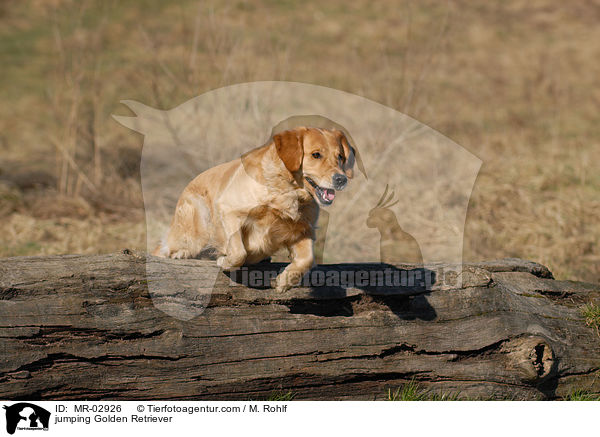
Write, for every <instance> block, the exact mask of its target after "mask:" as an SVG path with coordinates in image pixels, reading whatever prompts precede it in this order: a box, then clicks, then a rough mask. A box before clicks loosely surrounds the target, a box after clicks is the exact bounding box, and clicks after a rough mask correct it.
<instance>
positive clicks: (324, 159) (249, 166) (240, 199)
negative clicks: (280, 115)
mask: <svg viewBox="0 0 600 437" xmlns="http://www.w3.org/2000/svg"><path fill="white" fill-rule="evenodd" d="M353 165H354V150H353V149H352V147H351V146H350V144H349V142H348V140H347V138H346V137H345V135H344V134H343V133H342V132H341V131H340V130H337V129H319V128H308V127H297V128H294V129H290V130H287V131H284V132H281V133H279V134H277V135H274V136H273V138H272V141H270V142H269V143H268V144H266V145H264V146H262V147H258V148H256V149H254V150H252V151H250V152H248V153H246V154H244V155H243V156H242V157H241V158H240V159H236V160H234V161H231V162H227V163H225V164H221V165H218V166H216V167H213V168H211V169H209V170H207V171H205V172H204V173H201V174H200V175H198V176H197V177H196V178H195V179H194V180H192V181H191V182H190V183H189V185H188V186H187V187H186V188H185V190H184V191H183V193H182V194H181V196H180V198H179V201H178V202H177V206H176V208H175V214H174V216H173V220H172V222H171V226H170V228H169V230H168V233H167V236H166V239H165V240H164V241H163V242H162V243H161V245H160V246H159V247H157V249H156V250H155V251H154V254H155V255H158V256H163V257H171V258H192V257H195V256H197V255H199V254H200V253H201V252H203V251H205V250H213V251H216V252H217V255H218V258H217V264H218V265H219V266H220V267H221V268H223V269H224V270H232V269H235V268H237V267H240V266H242V265H243V264H253V263H257V262H259V261H261V260H263V259H265V258H267V257H269V256H271V255H272V254H273V253H275V252H276V251H277V250H279V249H280V248H287V249H288V250H289V252H290V257H291V263H290V264H289V265H288V266H287V267H286V269H285V270H284V271H283V272H282V273H281V274H280V275H279V276H278V277H277V279H276V287H277V290H278V291H285V290H287V289H289V288H290V287H292V286H293V285H294V284H296V283H297V282H298V281H299V280H300V279H301V278H302V276H303V275H304V273H306V272H307V271H308V270H309V269H310V268H311V267H312V265H313V263H314V256H313V241H314V238H315V225H316V222H317V218H318V215H319V203H321V204H328V203H331V202H332V201H333V198H334V197H335V191H334V188H336V189H343V188H344V186H345V185H346V182H347V179H348V178H351V177H352V172H353ZM311 181H312V182H311Z"/></svg>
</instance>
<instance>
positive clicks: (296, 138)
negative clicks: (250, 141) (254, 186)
mask: <svg viewBox="0 0 600 437" xmlns="http://www.w3.org/2000/svg"><path fill="white" fill-rule="evenodd" d="M273 142H274V143H275V148H276V149H277V154H278V155H279V158H280V159H281V160H282V161H283V163H284V165H285V167H286V168H287V170H288V171H290V173H292V175H293V176H294V177H295V178H296V179H297V180H298V179H301V180H302V183H303V186H304V189H306V190H307V191H308V192H309V193H310V194H311V195H312V196H313V197H314V198H315V199H316V200H317V201H318V202H319V204H321V205H331V203H333V200H334V199H335V192H336V190H337V191H339V190H343V189H344V188H345V187H346V185H347V184H348V179H352V176H353V175H354V173H353V172H354V161H355V151H354V149H353V148H352V146H351V145H350V143H349V142H348V139H347V138H346V136H345V135H344V133H343V132H342V131H340V130H338V129H319V128H312V127H310V128H307V127H298V128H295V129H291V130H286V131H284V132H281V133H279V134H277V135H274V136H273Z"/></svg>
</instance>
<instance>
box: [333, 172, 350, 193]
mask: <svg viewBox="0 0 600 437" xmlns="http://www.w3.org/2000/svg"><path fill="white" fill-rule="evenodd" d="M347 183H348V178H347V177H346V176H345V175H343V174H340V173H336V174H334V175H333V188H335V189H336V190H343V189H344V187H345V186H346V184H347Z"/></svg>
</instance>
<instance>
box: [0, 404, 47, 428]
mask: <svg viewBox="0 0 600 437" xmlns="http://www.w3.org/2000/svg"><path fill="white" fill-rule="evenodd" d="M4 409H5V410H6V432H8V433H9V434H14V433H15V430H16V429H17V428H18V429H19V430H47V429H48V424H49V423H50V412H49V411H47V410H44V409H43V408H42V407H38V406H37V405H34V404H30V403H28V402H19V403H18V404H14V405H11V406H9V407H6V406H5V407H4Z"/></svg>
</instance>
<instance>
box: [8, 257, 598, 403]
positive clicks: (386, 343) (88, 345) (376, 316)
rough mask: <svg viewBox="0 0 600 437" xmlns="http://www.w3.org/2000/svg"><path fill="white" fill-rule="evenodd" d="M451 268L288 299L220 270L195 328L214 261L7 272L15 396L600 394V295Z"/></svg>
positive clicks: (494, 270)
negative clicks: (400, 281) (202, 285)
mask: <svg viewBox="0 0 600 437" xmlns="http://www.w3.org/2000/svg"><path fill="white" fill-rule="evenodd" d="M282 267H283V265H282V264H263V265H260V266H257V267H254V268H253V270H252V271H260V272H264V271H265V270H280V269H281V268H282ZM381 267H382V266H381V265H376V264H372V265H368V264H365V265H329V266H320V267H318V268H317V269H316V270H315V271H317V272H322V273H323V275H324V276H327V274H328V272H338V273H339V272H341V271H346V272H347V271H351V272H356V271H359V270H360V271H367V272H369V271H372V270H381ZM387 267H391V266H387ZM444 267H445V266H443V265H436V266H430V267H429V269H430V271H433V272H434V275H433V279H432V283H431V284H430V285H431V286H430V287H429V286H428V287H422V286H420V285H419V284H418V283H417V284H412V283H409V284H404V285H402V286H393V287H390V286H386V285H372V284H370V285H369V286H362V287H358V286H351V287H348V288H343V287H339V286H333V285H324V286H320V287H297V288H293V289H291V290H289V291H288V292H285V293H282V294H277V293H276V292H275V291H274V290H273V289H271V288H268V287H256V286H255V287H254V288H250V287H247V286H245V285H242V284H240V283H239V282H244V281H241V280H240V279H239V276H236V275H239V272H238V273H237V274H235V275H233V276H232V278H233V279H234V280H232V279H231V278H230V277H228V276H226V275H225V274H224V273H222V272H218V273H217V274H216V276H215V277H216V280H215V282H214V285H213V286H212V287H210V288H211V290H212V291H211V293H210V294H209V295H207V294H205V295H204V298H202V299H199V300H198V302H197V303H196V304H197V305H198V315H197V316H196V317H194V318H192V319H190V320H182V318H177V317H173V316H172V315H173V314H177V309H176V307H177V306H178V305H181V304H182V301H181V296H180V293H179V292H178V290H179V288H181V284H182V283H186V281H188V280H191V279H190V278H195V277H198V276H199V275H202V274H203V272H206V271H208V270H210V269H213V270H214V269H215V265H214V262H212V261H205V260H163V259H159V258H155V257H151V256H147V255H145V254H140V253H132V252H130V251H127V250H126V251H124V253H119V254H112V255H99V256H83V255H81V256H80V255H65V256H46V257H27V258H8V259H3V260H0V354H1V357H0V398H4V399H11V400H19V399H29V400H41V399H46V400H50V399H52V400H58V399H90V400H91V399H113V400H114V399H128V400H133V399H163V400H164V399H179V400H183V399H204V400H249V399H253V400H260V399H267V398H268V397H269V396H270V395H272V394H273V393H275V392H291V393H292V394H293V395H294V396H295V398H296V399H313V400H325V399H366V400H371V399H385V398H387V396H388V389H391V390H395V389H397V388H398V387H400V386H402V384H404V383H406V382H409V381H412V380H415V381H417V382H418V383H419V384H420V385H421V386H422V387H423V389H425V390H428V391H430V393H438V394H442V393H443V394H452V395H455V396H457V397H458V398H468V399H560V398H563V397H565V396H567V395H568V394H569V393H571V392H573V391H575V390H577V389H584V390H589V391H592V392H599V391H600V377H599V375H598V371H599V369H600V336H599V335H598V333H597V331H596V330H595V329H593V328H592V327H589V326H587V325H586V323H585V320H584V318H583V316H582V312H581V308H582V306H583V305H584V304H586V303H588V302H591V301H596V302H598V299H600V286H598V285H593V284H585V283H578V282H570V281H556V280H554V279H553V277H552V274H551V273H550V271H549V270H548V269H547V268H545V267H544V266H541V265H539V264H536V263H533V262H527V261H522V260H517V259H508V260H501V261H492V262H484V263H477V264H468V265H464V266H462V267H461V268H460V270H459V271H458V274H459V275H458V276H459V277H460V278H461V281H459V282H462V283H458V285H452V283H451V281H450V282H448V281H441V280H440V273H439V272H441V271H442V270H443V269H444ZM391 268H392V269H393V270H394V271H397V272H406V271H411V270H412V271H416V270H418V269H416V268H415V267H414V266H408V265H402V266H395V267H391ZM165 269H167V270H168V271H169V272H171V273H170V274H169V275H165V274H163V273H161V272H164V271H167V270H165ZM207 269H208V270H207ZM173 272H175V274H173ZM436 275H437V276H436ZM236 278H237V279H236ZM148 284H153V285H152V286H153V287H154V288H155V289H156V288H157V287H158V288H159V289H160V290H163V293H156V291H154V292H153V293H150V292H149V287H148ZM449 284H450V285H449ZM205 291H206V290H205ZM209 291H210V290H209ZM188 303H189V302H188ZM192 305H194V303H193V302H192ZM204 307H205V308H204ZM159 308H160V309H159ZM169 308H171V309H173V308H175V309H174V310H173V311H171V310H169ZM165 311H166V312H165Z"/></svg>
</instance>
